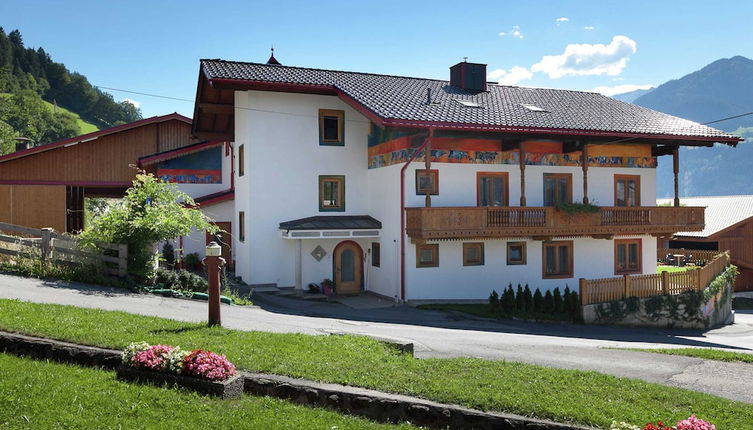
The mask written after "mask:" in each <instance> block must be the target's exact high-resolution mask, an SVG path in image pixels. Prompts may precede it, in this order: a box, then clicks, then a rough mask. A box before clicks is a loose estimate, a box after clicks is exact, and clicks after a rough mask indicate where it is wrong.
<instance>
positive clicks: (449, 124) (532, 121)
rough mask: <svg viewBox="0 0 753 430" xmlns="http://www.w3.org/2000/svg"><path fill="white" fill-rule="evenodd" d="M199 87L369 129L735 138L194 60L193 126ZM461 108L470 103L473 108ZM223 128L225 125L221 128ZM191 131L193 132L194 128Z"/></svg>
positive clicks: (499, 99)
mask: <svg viewBox="0 0 753 430" xmlns="http://www.w3.org/2000/svg"><path fill="white" fill-rule="evenodd" d="M201 79H204V80H206V81H207V82H208V84H209V85H208V86H211V87H213V88H223V87H224V88H229V89H244V88H245V89H259V90H270V91H289V92H304V93H305V92H310V93H318V94H332V95H337V96H339V97H341V98H342V99H343V100H344V101H346V102H347V103H349V104H350V105H351V106H353V107H354V108H356V109H358V110H359V111H361V112H362V113H363V114H364V115H366V116H367V117H369V119H371V120H372V121H375V122H376V123H377V124H380V125H385V126H400V127H435V128H446V129H464V130H476V131H498V132H515V133H540V134H547V133H548V134H569V135H584V136H609V137H637V138H651V139H671V140H684V141H703V142H724V143H728V144H733V145H734V144H736V143H737V142H738V141H740V139H739V138H738V137H736V136H733V135H730V134H728V133H725V132H723V131H720V130H717V129H714V128H711V127H708V126H704V125H701V124H698V123H696V122H693V121H688V120H685V119H682V118H678V117H675V116H672V115H667V114H664V113H661V112H656V111H653V110H650V109H646V108H643V107H640V106H636V105H633V104H630V103H625V102H621V101H619V100H615V99H613V98H611V97H606V96H603V95H601V94H597V93H592V92H583V91H569V90H557V89H548V88H525V87H514V86H503V85H496V84H488V85H487V87H488V91H485V92H471V91H466V90H463V89H461V88H458V87H454V86H451V85H450V84H449V82H448V81H443V80H436V79H422V78H412V77H403V76H391V75H378V74H372V73H358V72H345V71H336V70H323V69H310V68H304V67H289V66H282V65H268V64H260V63H245V62H237V61H224V60H201V75H200V82H199V94H197V103H196V109H195V110H196V113H195V117H196V119H198V118H199V116H200V115H201V114H202V109H203V106H206V105H208V103H204V102H206V100H205V99H203V98H202V97H203V96H204V94H203V91H204V90H203V88H204V87H206V86H202V85H203V83H202V80H201ZM427 89H428V90H430V91H431V103H429V102H428V101H427ZM217 98H218V99H219V96H217ZM226 99H227V98H226ZM461 102H474V103H475V104H476V105H478V107H474V106H468V105H467V103H466V104H463V103H461ZM525 105H532V106H535V107H538V108H540V110H536V109H532V108H528V107H526V106H525ZM215 109H216V108H215ZM207 112H209V111H207ZM226 112H227V109H226ZM210 113H211V112H210ZM227 115H232V114H231V113H227ZM230 123H232V121H231V120H228V124H230ZM194 131H195V132H196V131H197V129H196V123H194Z"/></svg>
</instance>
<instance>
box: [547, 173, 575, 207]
mask: <svg viewBox="0 0 753 430" xmlns="http://www.w3.org/2000/svg"><path fill="white" fill-rule="evenodd" d="M572 202H573V175H571V174H570V173H544V206H558V205H563V204H568V203H572Z"/></svg>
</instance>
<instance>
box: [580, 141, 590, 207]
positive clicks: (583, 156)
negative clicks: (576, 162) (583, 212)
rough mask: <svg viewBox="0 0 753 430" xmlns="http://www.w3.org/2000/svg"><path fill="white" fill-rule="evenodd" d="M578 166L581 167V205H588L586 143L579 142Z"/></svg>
mask: <svg viewBox="0 0 753 430" xmlns="http://www.w3.org/2000/svg"><path fill="white" fill-rule="evenodd" d="M581 144H582V145H583V150H581V152H580V164H581V166H583V204H584V205H587V204H588V143H586V142H581Z"/></svg>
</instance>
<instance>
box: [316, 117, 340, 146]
mask: <svg viewBox="0 0 753 430" xmlns="http://www.w3.org/2000/svg"><path fill="white" fill-rule="evenodd" d="M344 122H345V112H343V111H341V110H329V109H319V145H331V146H344V145H345V138H344V137H343V128H344Z"/></svg>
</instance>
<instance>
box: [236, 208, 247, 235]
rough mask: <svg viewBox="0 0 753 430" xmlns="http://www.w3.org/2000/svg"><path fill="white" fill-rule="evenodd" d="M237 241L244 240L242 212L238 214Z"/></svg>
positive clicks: (244, 231)
mask: <svg viewBox="0 0 753 430" xmlns="http://www.w3.org/2000/svg"><path fill="white" fill-rule="evenodd" d="M238 240H239V241H241V242H244V241H245V240H246V213H245V212H243V211H240V212H238Z"/></svg>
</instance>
